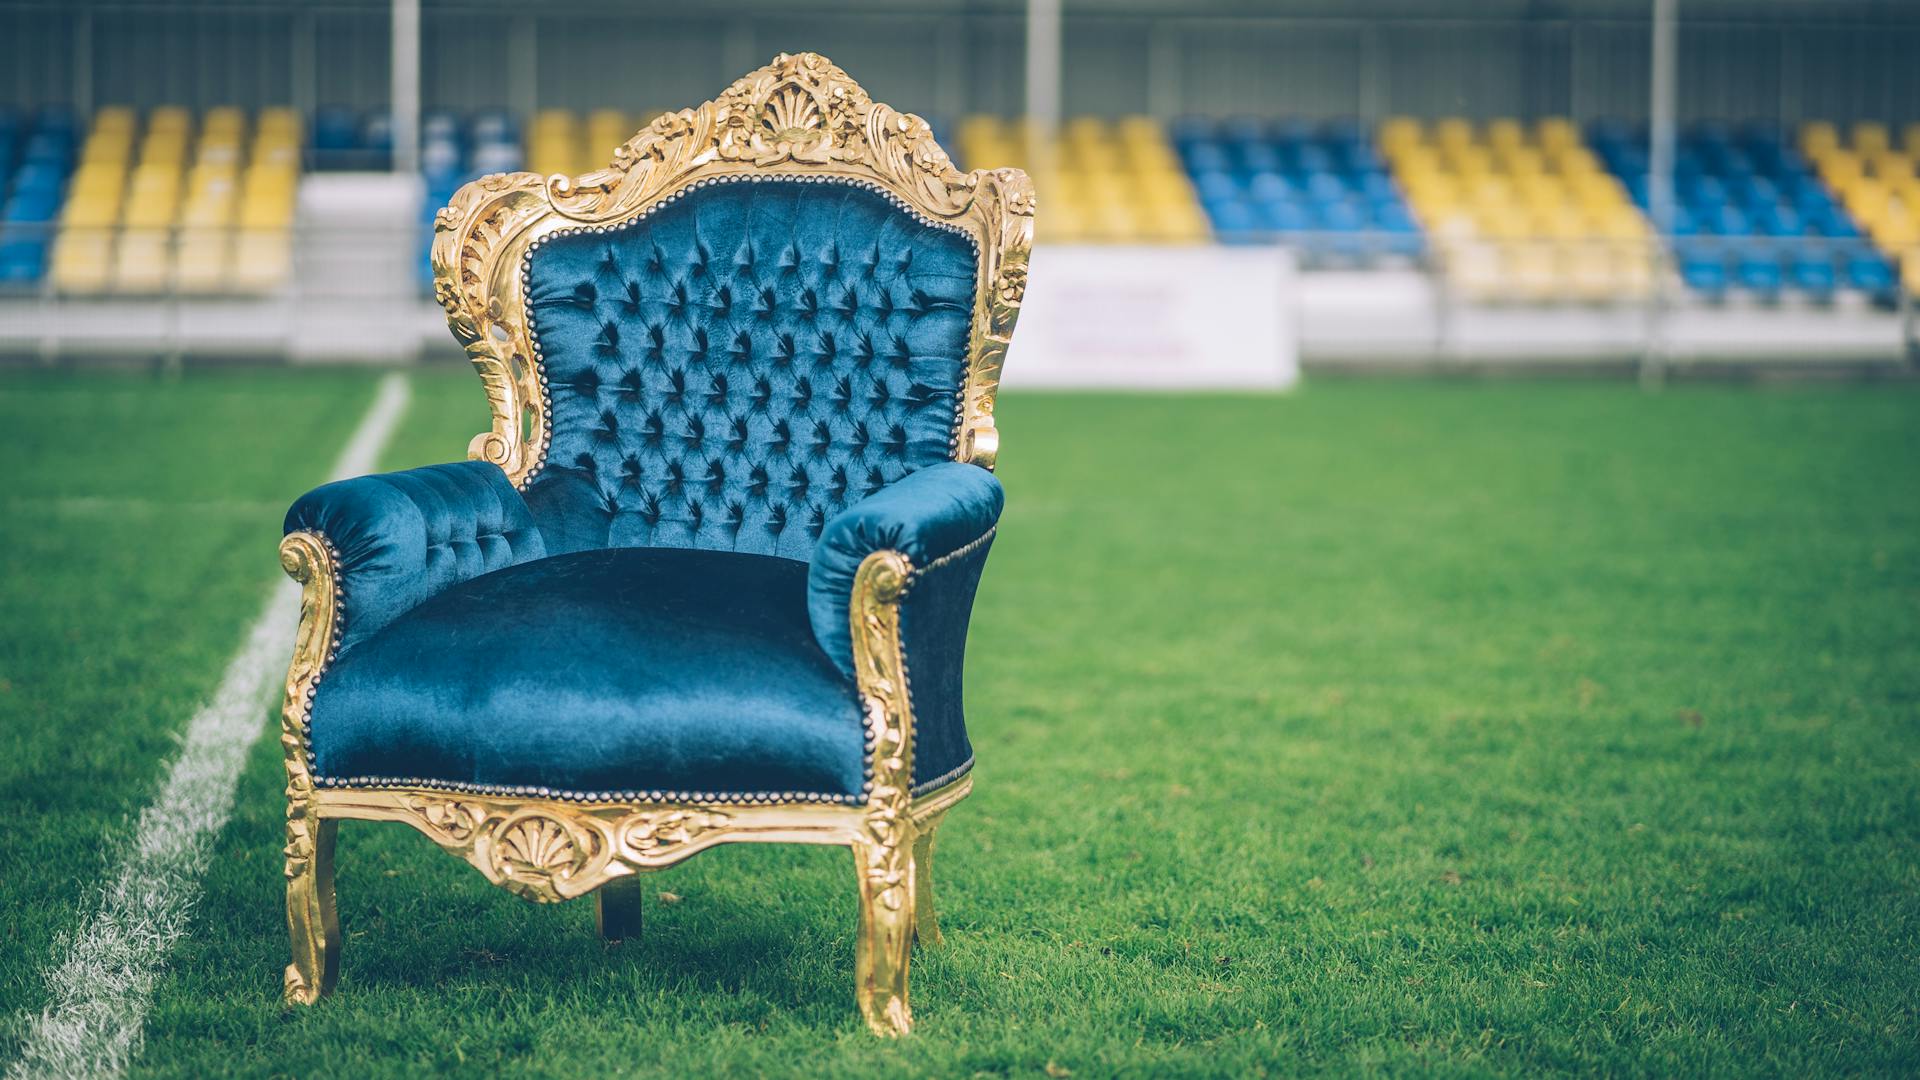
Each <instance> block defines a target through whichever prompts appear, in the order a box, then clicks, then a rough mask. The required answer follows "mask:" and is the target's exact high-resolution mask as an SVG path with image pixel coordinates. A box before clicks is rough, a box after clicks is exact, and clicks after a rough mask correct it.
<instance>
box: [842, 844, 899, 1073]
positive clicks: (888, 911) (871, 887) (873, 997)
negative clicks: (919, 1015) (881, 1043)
mask: <svg viewBox="0 0 1920 1080" xmlns="http://www.w3.org/2000/svg"><path fill="white" fill-rule="evenodd" d="M853 859H854V866H855V868H856V869H857V870H858V872H859V874H860V928H859V931H858V932H857V933H856V934H855V935H854V946H853V972H854V974H853V978H854V995H855V997H856V998H858V999H859V1002H860V1012H861V1015H863V1016H865V1017H866V1018H867V1026H868V1027H869V1028H872V1029H873V1032H874V1034H876V1035H905V1034H906V1033H907V1032H909V1031H911V1030H913V1013H912V1011H911V1010H910V1009H908V1008H907V959H908V955H909V954H910V953H911V951H912V948H913V911H914V904H913V892H914V889H913V885H914V882H913V878H914V874H913V855H912V847H911V846H910V842H909V843H899V844H881V843H879V842H876V841H875V840H872V839H868V838H865V837H863V838H861V839H859V840H856V841H854V844H853Z"/></svg>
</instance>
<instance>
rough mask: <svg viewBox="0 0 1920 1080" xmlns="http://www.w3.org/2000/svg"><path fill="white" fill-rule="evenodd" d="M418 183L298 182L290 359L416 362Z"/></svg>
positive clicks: (335, 176)
mask: <svg viewBox="0 0 1920 1080" xmlns="http://www.w3.org/2000/svg"><path fill="white" fill-rule="evenodd" d="M423 197H424V192H423V190H422V187H421V183H420V180H419V178H418V177H412V176H400V175H396V174H393V173H354V172H341V173H315V174H312V175H310V176H308V177H307V178H306V179H305V180H303V181H302V182H301V185H300V197H299V203H298V209H297V212H296V217H295V223H296V224H295V235H296V236H297V237H298V238H299V239H298V242H297V243H296V244H295V245H294V273H295V274H296V275H297V277H298V280H299V283H300V295H301V298H302V303H301V306H300V311H299V312H298V313H297V314H296V322H297V325H296V328H295V338H294V343H293V347H292V352H293V355H294V358H295V359H310V358H320V357H349V356H350V357H354V358H357V359H366V360H374V361H386V360H400V359H407V358H410V357H412V356H414V355H416V354H417V352H418V347H419V345H418V343H419V335H418V333H417V324H418V323H419V321H420V305H419V303H418V300H417V295H418V293H417V289H416V285H415V279H414V272H413V268H414V259H415V254H416V249H417V246H418V243H419V236H418V230H419V215H420V202H421V199H422V198H423Z"/></svg>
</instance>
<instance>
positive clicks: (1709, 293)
mask: <svg viewBox="0 0 1920 1080" xmlns="http://www.w3.org/2000/svg"><path fill="white" fill-rule="evenodd" d="M1590 137H1591V139H1592V142H1593V145H1594V148H1595V149H1596V150H1597V151H1598V153H1599V154H1600V156H1601V158H1602V159H1603V160H1604V161H1606V163H1607V167H1608V169H1609V170H1610V171H1611V172H1612V173H1613V174H1614V175H1615V176H1616V177H1618V178H1620V180H1621V181H1622V182H1623V183H1624V184H1625V185H1626V186H1627V188H1628V189H1629V190H1630V191H1631V192H1632V193H1633V198H1634V201H1635V203H1636V205H1638V206H1639V207H1641V208H1642V209H1643V210H1645V209H1646V208H1647V206H1648V188H1647V174H1648V160H1647V157H1648V155H1647V149H1646V135H1645V133H1644V132H1642V131H1637V130H1629V129H1628V128H1627V127H1625V126H1624V125H1620V124H1611V123H1600V124H1595V125H1594V126H1593V128H1592V131H1591V135H1590ZM1673 180H1674V187H1673V190H1674V207H1673V224H1672V236H1671V237H1669V238H1668V239H1669V242H1670V243H1671V245H1672V252H1673V259H1674V264H1675V266H1676V268H1677V270H1678V272H1679V275H1680V280H1681V281H1683V282H1684V283H1685V284H1686V285H1687V287H1688V288H1689V289H1691V290H1692V291H1693V292H1694V293H1695V294H1696V295H1698V296H1700V297H1702V298H1703V299H1706V300H1710V301H1718V300H1721V299H1724V298H1725V297H1726V296H1728V295H1729V294H1730V293H1732V292H1733V291H1735V290H1738V291H1740V292H1742V293H1744V294H1746V295H1748V296H1751V297H1753V298H1756V299H1759V300H1762V301H1773V300H1777V299H1779V298H1781V297H1782V296H1783V295H1785V294H1788V293H1793V294H1798V295H1800V296H1803V297H1806V298H1808V299H1812V300H1816V301H1825V300H1828V299H1831V298H1832V297H1833V296H1834V294H1835V293H1836V291H1837V290H1839V289H1842V288H1851V289H1858V290H1861V291H1863V292H1866V293H1868V294H1869V295H1873V296H1876V297H1883V296H1884V295H1885V294H1886V293H1887V290H1888V289H1889V288H1890V287H1891V285H1892V271H1891V269H1890V267H1889V266H1888V265H1887V263H1886V260H1885V259H1884V258H1882V257H1880V256H1879V255H1877V254H1876V253H1875V252H1874V251H1873V250H1872V248H1871V246H1870V245H1869V244H1867V243H1865V242H1864V241H1863V240H1862V239H1861V236H1860V231H1859V228H1858V227H1857V225H1856V223H1855V222H1854V221H1853V219H1852V218H1850V217H1849V216H1848V214H1847V212H1846V210H1845V209H1843V208H1842V207H1841V205H1840V204H1839V203H1837V202H1836V201H1835V200H1834V197H1833V194H1832V192H1831V191H1830V190H1829V189H1828V187H1827V186H1825V185H1823V184H1822V182H1821V181H1820V179H1818V178H1817V177H1816V176H1815V175H1814V171H1813V170H1812V169H1811V168H1809V167H1808V164H1807V159H1806V158H1804V157H1802V156H1801V154H1800V153H1799V152H1798V151H1797V150H1796V149H1795V148H1794V147H1792V146H1791V145H1789V144H1788V143H1786V142H1785V141H1784V140H1783V139H1781V138H1780V136H1779V135H1778V134H1777V133H1776V132H1774V131H1773V130H1771V129H1767V128H1760V127H1749V128H1744V129H1740V130H1737V131H1736V130H1734V129H1731V128H1729V127H1728V126H1726V125H1723V124H1701V125H1697V126H1695V127H1693V128H1692V129H1690V130H1688V131H1687V132H1685V133H1684V134H1683V135H1682V136H1681V138H1680V139H1679V141H1678V143H1677V145H1676V146H1675V149H1674V166H1673Z"/></svg>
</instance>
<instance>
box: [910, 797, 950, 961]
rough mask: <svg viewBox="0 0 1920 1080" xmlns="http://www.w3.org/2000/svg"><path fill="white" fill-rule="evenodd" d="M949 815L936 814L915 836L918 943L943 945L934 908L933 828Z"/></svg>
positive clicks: (914, 900)
mask: <svg viewBox="0 0 1920 1080" xmlns="http://www.w3.org/2000/svg"><path fill="white" fill-rule="evenodd" d="M944 816H945V814H944V812H943V813H940V814H935V815H933V816H932V817H930V818H928V819H927V820H926V821H925V822H924V823H922V824H921V826H920V832H919V834H918V835H916V836H915V837H914V839H913V889H914V893H913V940H914V943H915V944H917V945H928V946H932V945H939V944H940V943H941V941H942V938H941V937H940V916H939V914H938V913H937V912H936V911H935V910H934V907H933V831H934V830H935V829H938V828H939V827H940V819H941V818H942V817H944Z"/></svg>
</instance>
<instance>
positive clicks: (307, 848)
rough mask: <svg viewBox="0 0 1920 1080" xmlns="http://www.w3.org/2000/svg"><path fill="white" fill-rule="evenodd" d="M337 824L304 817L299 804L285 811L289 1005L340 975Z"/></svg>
mask: <svg viewBox="0 0 1920 1080" xmlns="http://www.w3.org/2000/svg"><path fill="white" fill-rule="evenodd" d="M337 824H338V823H337V822H334V821H330V820H320V821H310V820H309V819H308V818H307V816H306V810H305V807H304V805H301V806H298V807H296V808H295V810H293V811H292V812H290V813H289V814H288V816H287V930H288V932H289V933H290V934H291V935H292V936H293V963H291V964H288V965H287V972H286V985H285V991H286V999H287V1004H289V1005H311V1004H313V1003H314V1002H316V1001H319V1000H320V999H321V998H323V997H325V996H327V995H328V994H330V993H332V992H333V984H334V983H335V982H336V981H338V979H339V977H340V916H339V914H338V913H337V912H335V910H334V906H333V836H334V830H335V828H336V826H337ZM309 830H311V831H309Z"/></svg>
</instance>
